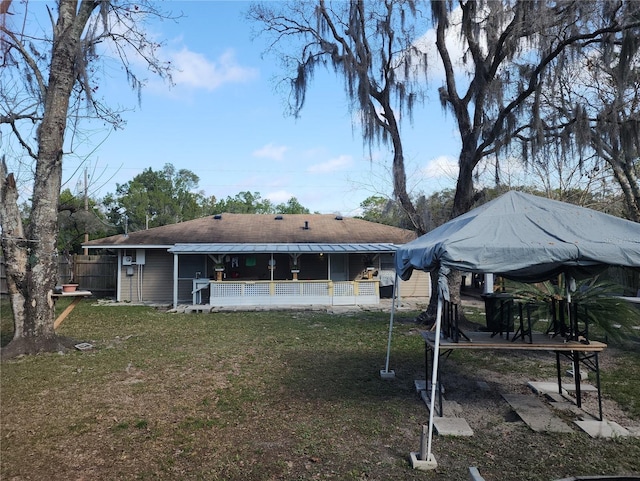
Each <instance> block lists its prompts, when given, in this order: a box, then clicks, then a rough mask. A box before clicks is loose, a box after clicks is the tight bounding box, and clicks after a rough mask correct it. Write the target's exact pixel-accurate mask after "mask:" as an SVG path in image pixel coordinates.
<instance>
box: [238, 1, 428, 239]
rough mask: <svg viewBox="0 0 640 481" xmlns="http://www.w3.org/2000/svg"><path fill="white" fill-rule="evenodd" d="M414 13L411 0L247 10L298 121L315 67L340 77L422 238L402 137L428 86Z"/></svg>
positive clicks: (260, 6) (367, 139)
mask: <svg viewBox="0 0 640 481" xmlns="http://www.w3.org/2000/svg"><path fill="white" fill-rule="evenodd" d="M417 14H418V12H417V10H416V2H415V1H414V0H385V1H383V2H382V1H380V2H365V1H351V2H344V1H335V2H331V1H325V0H319V1H318V2H300V1H292V2H288V3H286V4H280V3H278V4H274V3H264V4H254V5H253V6H252V7H251V8H250V11H249V17H250V18H251V19H253V20H254V21H256V22H258V23H259V24H261V25H262V28H263V31H264V32H266V33H267V34H268V35H270V36H271V39H272V41H271V44H270V48H269V50H270V51H273V52H276V53H277V54H278V56H279V58H280V59H281V60H282V62H283V66H284V68H285V70H286V71H287V72H288V76H287V77H286V78H285V81H288V86H290V88H291V93H292V97H291V99H292V102H291V108H292V112H293V114H294V115H298V114H299V113H300V111H301V109H302V108H303V106H304V101H305V96H306V93H307V89H308V88H309V86H310V84H311V80H312V79H313V74H314V72H315V71H316V69H318V68H320V67H325V66H329V67H331V68H333V69H334V70H335V71H336V72H338V73H339V74H340V75H341V76H342V78H343V79H344V82H345V92H346V94H347V97H348V99H349V101H350V108H351V111H352V112H353V113H354V114H357V118H358V123H359V126H360V127H361V129H362V135H363V138H364V140H365V142H366V143H367V144H368V145H369V147H371V146H372V145H373V144H376V143H383V144H386V145H390V146H391V147H392V149H393V161H392V170H393V191H394V197H395V198H396V199H397V201H398V202H399V204H400V205H401V207H402V209H403V210H404V211H405V212H406V215H407V216H408V218H409V219H410V221H411V223H412V225H413V227H414V229H415V230H416V231H417V232H418V233H420V234H422V233H425V232H426V224H425V222H424V219H423V218H422V216H421V215H420V214H419V213H418V212H417V210H416V208H415V206H414V204H413V202H412V200H411V197H410V195H409V193H408V192H407V183H406V172H405V165H404V151H403V146H402V136H401V119H402V117H403V116H405V115H406V116H407V117H409V120H410V117H411V113H412V111H413V108H414V106H415V105H416V103H417V102H419V101H420V100H421V97H422V90H421V89H422V85H423V84H424V81H425V80H426V76H425V75H426V67H427V65H426V58H427V57H426V55H425V54H424V53H422V52H420V51H419V49H418V48H417V47H416V46H415V45H414V44H413V41H414V40H415V38H416V33H415V31H414V27H415V22H414V21H413V20H412V19H413V18H414V17H415V15H417ZM289 39H294V40H295V42H296V43H295V44H294V46H293V47H292V44H291V43H289ZM289 49H291V50H289Z"/></svg>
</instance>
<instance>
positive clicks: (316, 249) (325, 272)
mask: <svg viewBox="0 0 640 481" xmlns="http://www.w3.org/2000/svg"><path fill="white" fill-rule="evenodd" d="M415 237H416V236H415V233H413V232H412V231H409V230H405V229H400V228H397V227H392V226H388V225H383V224H378V223H375V222H368V221H365V220H362V219H356V218H349V217H342V216H339V215H324V214H313V215H310V214H282V215H267V214H217V215H214V216H208V217H204V218H200V219H195V220H190V221H186V222H181V223H178V224H173V225H166V226H162V227H155V228H152V229H148V230H144V231H139V232H132V233H129V234H128V235H115V236H111V237H106V238H103V239H96V240H92V241H89V242H87V243H85V244H84V247H86V248H88V249H92V250H93V249H107V250H109V251H112V252H115V253H117V255H118V276H117V287H116V297H117V300H118V301H130V302H150V303H166V304H173V306H174V308H175V307H177V306H178V305H180V304H187V305H195V306H202V307H203V308H204V306H207V307H209V306H210V307H221V306H264V305H278V306H287V305H349V304H377V303H379V300H380V291H381V288H382V291H383V293H384V291H385V290H388V291H389V296H390V295H391V294H390V292H391V289H392V285H393V283H394V279H395V270H394V269H395V268H394V252H395V251H396V249H397V248H398V246H400V245H402V244H405V243H407V242H409V241H411V240H413V239H415ZM402 284H403V286H402V287H401V288H400V294H401V295H402V296H403V297H406V296H412V295H415V294H416V293H417V294H418V296H420V297H428V296H429V293H430V289H429V278H428V275H426V274H424V273H419V272H417V273H416V276H415V277H414V278H412V279H410V280H409V281H403V283H402Z"/></svg>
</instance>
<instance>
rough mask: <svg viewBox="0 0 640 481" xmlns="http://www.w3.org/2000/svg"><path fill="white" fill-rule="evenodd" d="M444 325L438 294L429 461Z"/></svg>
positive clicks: (430, 412) (440, 297) (432, 375)
mask: <svg viewBox="0 0 640 481" xmlns="http://www.w3.org/2000/svg"><path fill="white" fill-rule="evenodd" d="M441 323H442V295H441V294H438V310H437V313H436V338H435V345H434V347H433V370H432V371H431V403H430V407H429V442H428V444H427V459H424V460H423V461H428V460H429V459H430V458H431V440H432V438H433V415H434V412H435V410H436V386H437V384H438V361H439V360H440V328H441Z"/></svg>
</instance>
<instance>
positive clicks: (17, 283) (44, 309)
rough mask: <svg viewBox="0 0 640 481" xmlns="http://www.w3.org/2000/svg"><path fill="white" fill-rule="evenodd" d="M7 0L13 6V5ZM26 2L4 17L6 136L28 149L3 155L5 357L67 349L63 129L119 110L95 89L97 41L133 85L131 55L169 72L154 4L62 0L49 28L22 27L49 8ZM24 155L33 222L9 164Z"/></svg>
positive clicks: (136, 83)
mask: <svg viewBox="0 0 640 481" xmlns="http://www.w3.org/2000/svg"><path fill="white" fill-rule="evenodd" d="M2 3H3V7H6V8H7V9H9V8H10V7H9V4H10V2H7V1H6V0H4V1H3V2H2ZM15 5H17V4H14V6H15ZM19 6H20V7H21V8H22V10H21V11H19V12H14V15H13V19H14V20H13V23H12V24H9V23H8V22H6V21H4V22H3V23H2V24H0V34H1V38H0V42H1V44H2V45H1V49H0V51H1V52H2V65H3V73H2V77H1V78H0V108H1V109H2V111H0V126H2V127H3V130H2V136H3V137H7V136H12V138H13V140H15V142H17V145H18V146H19V147H18V148H19V149H21V151H20V152H18V150H16V151H15V153H14V154H13V155H14V156H15V157H14V158H12V159H6V157H3V159H2V162H1V163H0V201H1V202H0V224H1V227H2V250H3V254H4V256H5V259H6V267H7V284H8V289H9V295H10V298H11V305H12V308H13V315H14V326H15V333H14V337H13V340H12V341H11V342H10V344H9V345H8V346H7V347H6V348H4V349H3V352H2V356H3V357H10V356H14V355H17V354H21V353H34V352H38V351H52V350H58V349H60V348H62V347H63V343H62V340H61V339H60V338H59V337H58V336H57V335H56V334H55V331H54V327H53V323H54V305H55V302H54V299H53V298H52V294H53V288H54V286H55V285H56V283H57V281H58V279H57V262H58V252H57V249H56V240H57V234H58V224H57V214H58V202H59V195H60V187H61V179H62V162H63V158H64V155H65V154H66V153H67V152H65V145H66V143H65V134H66V133H67V132H68V131H70V130H74V129H76V128H78V127H79V123H78V120H79V119H80V118H81V117H82V116H84V115H88V116H89V115H90V116H94V117H99V118H102V119H103V120H106V121H107V122H109V123H110V124H112V125H113V124H117V123H118V122H119V121H120V118H119V115H118V114H117V112H113V111H111V110H109V109H108V108H107V107H106V106H105V105H104V104H103V103H102V102H100V101H99V100H98V99H96V98H95V96H94V90H95V87H96V86H97V82H99V78H98V76H97V72H98V70H99V69H98V68H97V67H98V65H97V62H98V60H99V59H101V58H102V56H103V55H105V53H104V50H103V51H102V52H100V51H99V48H103V49H107V48H110V49H112V52H114V55H115V56H116V57H117V58H119V60H122V64H123V65H124V69H125V71H126V74H127V77H128V79H129V81H130V83H131V85H132V86H133V87H134V88H136V89H139V88H140V87H141V86H142V81H141V80H140V79H139V78H138V77H137V76H136V75H135V73H134V72H133V71H132V70H131V69H130V64H129V62H128V60H129V58H130V57H131V56H133V55H136V56H141V57H142V58H144V59H145V60H146V61H147V63H148V65H149V67H150V69H151V70H152V71H154V72H155V73H157V74H159V75H161V76H166V75H167V74H168V70H167V68H166V66H165V65H163V64H162V63H160V62H159V61H158V60H157V58H156V55H155V54H156V51H157V49H158V47H159V45H158V44H157V43H155V42H153V41H151V40H149V39H148V38H147V37H146V36H145V34H144V30H143V29H142V28H141V27H142V22H143V21H144V19H145V18H148V17H149V16H150V15H151V16H154V15H160V12H159V11H158V10H156V8H155V7H154V6H153V4H151V2H144V1H143V2H137V3H130V4H129V3H127V2H118V3H116V2H109V1H99V0H81V1H77V0H58V1H57V2H55V6H54V7H53V8H51V6H50V4H47V5H46V13H47V14H48V15H49V20H50V22H51V23H50V27H51V30H50V31H46V32H44V33H42V35H40V34H38V33H34V32H27V31H25V30H23V27H22V26H23V25H28V24H29V22H27V16H29V15H31V14H32V10H29V8H44V7H43V5H42V4H40V5H38V3H35V5H31V4H29V2H24V3H21V4H19ZM3 142H6V140H5V139H3ZM23 158H27V159H30V160H31V163H32V164H34V165H35V175H34V178H33V188H32V193H31V196H30V198H31V205H30V211H29V222H28V224H27V225H26V226H25V225H23V222H22V218H21V215H20V211H19V209H18V200H19V197H20V192H19V191H18V186H17V183H16V177H15V175H14V174H13V173H9V172H8V167H7V160H9V161H12V165H14V166H16V165H19V162H20V161H21V159H23ZM32 164H29V165H32ZM29 170H30V168H29Z"/></svg>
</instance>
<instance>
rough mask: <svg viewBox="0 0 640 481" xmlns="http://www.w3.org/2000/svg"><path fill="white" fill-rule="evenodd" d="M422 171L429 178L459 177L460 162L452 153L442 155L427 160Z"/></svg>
mask: <svg viewBox="0 0 640 481" xmlns="http://www.w3.org/2000/svg"><path fill="white" fill-rule="evenodd" d="M422 173H423V174H424V176H425V177H426V178H428V179H438V178H443V177H445V178H448V179H456V178H457V177H458V162H457V160H456V159H455V158H453V157H451V156H450V155H441V156H440V157H436V158H435V159H432V160H430V161H429V162H427V165H426V166H425V167H424V168H423V169H422Z"/></svg>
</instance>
